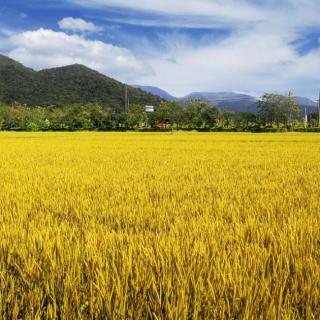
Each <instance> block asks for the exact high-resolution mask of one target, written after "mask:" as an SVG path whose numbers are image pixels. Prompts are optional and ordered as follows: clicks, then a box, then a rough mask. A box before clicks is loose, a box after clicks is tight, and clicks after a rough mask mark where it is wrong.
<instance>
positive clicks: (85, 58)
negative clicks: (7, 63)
mask: <svg viewBox="0 0 320 320" xmlns="http://www.w3.org/2000/svg"><path fill="white" fill-rule="evenodd" d="M10 42H11V45H12V46H13V47H14V49H13V50H11V51H10V52H9V56H10V57H11V58H13V59H16V60H18V61H20V62H22V63H24V64H25V65H27V66H29V67H33V68H35V69H42V68H50V67H57V66H65V65H69V64H73V63H80V64H84V65H86V66H88V67H90V68H93V69H95V70H98V71H100V72H102V73H104V74H106V75H108V76H111V77H114V78H117V79H119V80H122V81H130V80H132V79H135V78H136V77H137V76H138V77H139V76H143V75H146V74H150V73H152V72H153V70H152V68H151V67H150V66H149V65H148V64H147V63H145V62H143V61H140V60H138V59H137V58H136V57H135V56H134V55H133V54H132V52H131V51H130V50H128V49H125V48H120V47H117V46H114V45H111V44H107V43H104V42H102V41H97V40H88V39H86V38H84V37H80V36H78V35H68V34H66V33H64V32H55V31H52V30H47V29H38V30H36V31H26V32H22V33H18V34H15V35H13V36H11V37H10Z"/></svg>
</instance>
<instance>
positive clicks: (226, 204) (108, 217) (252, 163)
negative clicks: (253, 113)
mask: <svg viewBox="0 0 320 320" xmlns="http://www.w3.org/2000/svg"><path fill="white" fill-rule="evenodd" d="M0 317H1V319H320V135H317V134H243V133H239V134H234V133H221V134H220V133H217V134H209V133H208V134H207V133H201V134H199V133H174V134H173V135H171V134H166V133H165V134H151V133H150V134H148V133H140V134H139V133H1V134H0Z"/></svg>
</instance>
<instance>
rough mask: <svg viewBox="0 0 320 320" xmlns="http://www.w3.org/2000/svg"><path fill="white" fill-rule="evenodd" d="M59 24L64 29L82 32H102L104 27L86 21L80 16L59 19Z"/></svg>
mask: <svg viewBox="0 0 320 320" xmlns="http://www.w3.org/2000/svg"><path fill="white" fill-rule="evenodd" d="M58 25H59V27H60V29H62V30H71V31H80V32H86V31H88V32H100V31H103V28H101V27H98V26H96V25H95V24H93V23H92V22H89V21H85V20H83V19H80V18H72V17H66V18H63V19H62V20H60V21H58Z"/></svg>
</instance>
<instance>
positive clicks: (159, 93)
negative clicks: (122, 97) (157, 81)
mask: <svg viewBox="0 0 320 320" xmlns="http://www.w3.org/2000/svg"><path fill="white" fill-rule="evenodd" d="M133 87H134V88H139V89H141V90H143V91H145V92H149V93H152V94H154V95H157V96H159V97H161V98H163V99H165V100H175V99H177V98H175V97H174V96H172V95H171V94H169V93H168V92H167V91H165V90H162V89H160V88H158V87H152V86H140V85H134V86H133Z"/></svg>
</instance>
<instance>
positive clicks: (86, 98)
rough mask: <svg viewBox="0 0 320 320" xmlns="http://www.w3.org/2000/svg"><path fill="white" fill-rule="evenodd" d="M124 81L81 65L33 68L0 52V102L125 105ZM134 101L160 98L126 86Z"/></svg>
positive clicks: (121, 106) (144, 101)
mask: <svg viewBox="0 0 320 320" xmlns="http://www.w3.org/2000/svg"><path fill="white" fill-rule="evenodd" d="M124 88H125V85H124V84H123V83H121V82H119V81H116V80H114V79H111V78H109V77H106V76H104V75H103V74H101V73H99V72H97V71H94V70H91V69H89V68H87V67H85V66H82V65H77V64H76V65H71V66H66V67H61V68H53V69H46V70H41V71H39V72H36V71H34V70H32V69H30V68H26V67H24V66H23V65H22V64H20V63H18V62H16V61H14V60H11V59H9V58H7V57H5V56H3V55H0V102H2V103H6V104H12V103H15V102H18V103H20V104H26V105H28V106H43V107H44V106H64V105H68V104H77V103H79V104H87V103H98V104H100V105H102V106H103V107H110V108H112V109H115V110H118V111H120V110H123V109H124V96H125V95H124V90H125V89H124ZM128 94H129V97H130V102H131V103H133V104H142V105H146V104H151V105H158V104H159V103H160V101H161V98H160V97H158V96H155V95H152V94H149V93H147V92H144V91H142V90H140V89H136V88H133V87H129V88H128Z"/></svg>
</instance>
